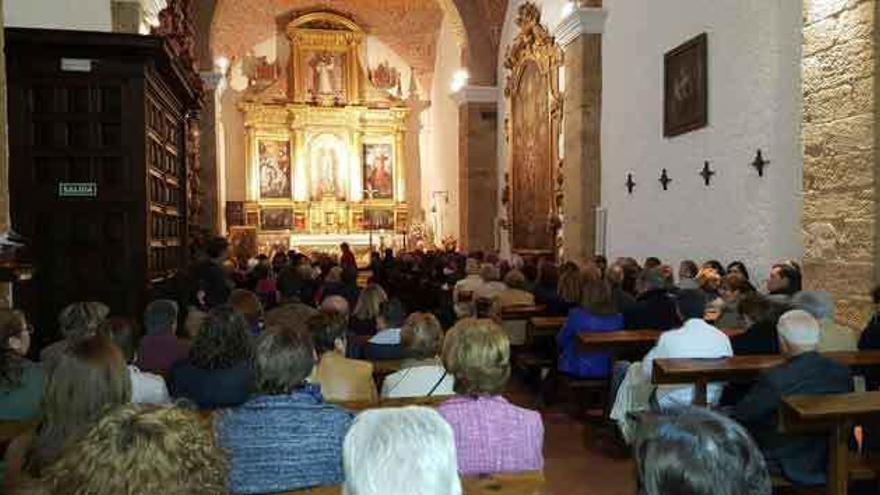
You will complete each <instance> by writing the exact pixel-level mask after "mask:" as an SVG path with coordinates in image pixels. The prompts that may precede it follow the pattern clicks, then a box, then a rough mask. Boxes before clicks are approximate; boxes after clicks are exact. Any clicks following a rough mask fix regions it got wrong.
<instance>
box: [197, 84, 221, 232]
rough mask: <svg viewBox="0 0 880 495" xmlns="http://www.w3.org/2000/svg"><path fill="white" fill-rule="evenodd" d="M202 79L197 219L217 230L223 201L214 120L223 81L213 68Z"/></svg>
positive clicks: (204, 225)
mask: <svg viewBox="0 0 880 495" xmlns="http://www.w3.org/2000/svg"><path fill="white" fill-rule="evenodd" d="M201 76H202V81H203V82H204V84H205V96H204V99H203V107H202V111H201V120H200V121H199V133H200V135H201V141H200V144H199V151H200V161H201V169H200V170H199V183H200V184H201V191H199V193H200V195H201V199H202V212H201V213H202V214H201V218H200V219H199V225H200V226H201V227H204V228H207V229H211V230H213V231H215V232H218V233H221V234H222V233H223V232H224V231H225V225H226V211H225V208H226V205H225V203H226V202H225V201H222V200H221V199H222V196H223V195H222V194H221V191H220V183H221V182H222V181H221V180H220V169H221V167H220V166H219V165H220V160H221V159H222V157H219V156H218V155H217V140H218V139H220V138H221V137H220V136H218V135H217V121H218V118H219V115H220V114H219V109H220V96H221V95H222V93H223V87H224V84H225V81H224V78H223V74H220V73H218V72H213V71H207V72H202V73H201Z"/></svg>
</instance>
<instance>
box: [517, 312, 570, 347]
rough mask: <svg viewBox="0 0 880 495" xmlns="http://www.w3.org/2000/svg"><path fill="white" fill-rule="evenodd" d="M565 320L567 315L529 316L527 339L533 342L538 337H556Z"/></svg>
mask: <svg viewBox="0 0 880 495" xmlns="http://www.w3.org/2000/svg"><path fill="white" fill-rule="evenodd" d="M565 320H566V317H565V316H533V317H531V318H529V325H528V327H527V330H526V334H527V339H528V340H529V341H530V342H531V341H533V340H534V339H536V338H556V335H557V334H558V333H559V330H561V329H562V326H563V325H565Z"/></svg>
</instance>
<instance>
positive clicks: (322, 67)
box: [305, 51, 346, 100]
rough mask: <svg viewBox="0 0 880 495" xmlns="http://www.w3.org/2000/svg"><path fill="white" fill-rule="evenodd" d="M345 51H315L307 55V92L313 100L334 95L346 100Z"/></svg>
mask: <svg viewBox="0 0 880 495" xmlns="http://www.w3.org/2000/svg"><path fill="white" fill-rule="evenodd" d="M345 62H346V56H345V54H344V53H334V52H327V51H324V52H314V53H311V54H309V55H307V56H306V64H305V66H306V71H307V72H306V76H307V77H306V92H307V93H308V95H309V97H310V98H311V99H312V100H316V99H318V97H328V96H329V97H333V98H336V99H340V100H345V89H344V88H345Z"/></svg>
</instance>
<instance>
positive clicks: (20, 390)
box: [0, 309, 46, 421]
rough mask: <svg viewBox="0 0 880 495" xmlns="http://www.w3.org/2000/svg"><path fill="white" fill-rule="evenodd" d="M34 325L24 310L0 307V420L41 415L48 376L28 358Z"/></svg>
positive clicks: (14, 419) (30, 417)
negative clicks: (44, 386) (32, 325)
mask: <svg viewBox="0 0 880 495" xmlns="http://www.w3.org/2000/svg"><path fill="white" fill-rule="evenodd" d="M31 332H33V328H31V326H30V325H29V324H28V322H27V320H26V319H25V317H24V313H22V312H21V311H18V310H13V309H0V420H5V421H9V420H13V421H21V420H28V419H32V418H35V417H37V416H39V414H40V400H41V399H42V397H43V383H44V382H45V381H46V375H45V372H44V371H43V367H42V366H40V365H39V364H38V363H34V362H32V361H30V360H28V359H27V358H26V357H25V356H27V353H28V349H30V346H31Z"/></svg>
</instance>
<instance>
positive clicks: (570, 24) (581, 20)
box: [553, 7, 608, 47]
mask: <svg viewBox="0 0 880 495" xmlns="http://www.w3.org/2000/svg"><path fill="white" fill-rule="evenodd" d="M607 18H608V11H607V10H605V9H603V8H597V7H581V8H576V9H574V10H573V11H572V12H571V14H569V15H568V16H567V17H566V18H565V19H563V20H562V22H560V23H559V25H558V26H556V30H555V31H554V33H553V34H554V35H555V36H556V42H557V43H559V45H560V46H562V47H566V46H568V44H569V43H571V42H572V41H574V40H576V39H578V37H579V36H581V35H582V34H602V32H604V31H605V19H607Z"/></svg>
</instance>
